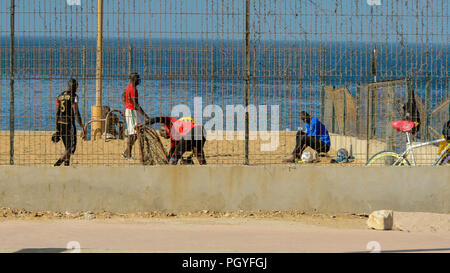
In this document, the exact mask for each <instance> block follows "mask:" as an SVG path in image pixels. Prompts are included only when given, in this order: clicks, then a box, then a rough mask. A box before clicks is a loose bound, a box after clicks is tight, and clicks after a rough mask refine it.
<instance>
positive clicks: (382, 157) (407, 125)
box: [366, 120, 450, 166]
mask: <svg viewBox="0 0 450 273" xmlns="http://www.w3.org/2000/svg"><path fill="white" fill-rule="evenodd" d="M415 126H417V123H415V122H412V121H404V120H402V121H393V122H392V127H394V129H396V130H397V132H400V133H405V134H406V139H407V148H406V150H405V151H404V152H402V153H401V154H399V153H396V152H393V151H382V152H379V153H376V154H375V155H373V156H372V157H371V158H370V159H369V160H368V161H367V163H366V166H374V165H388V166H411V164H410V163H409V160H408V159H407V156H408V155H409V154H410V153H411V159H412V165H413V166H416V160H415V157H414V151H413V150H414V149H417V148H420V147H423V146H428V145H433V144H439V143H441V142H444V141H447V140H446V138H442V139H437V140H433V141H428V142H424V143H420V144H416V145H411V136H410V132H411V130H412V129H413V128H414V127H415ZM445 164H450V142H447V145H446V147H445V148H444V149H443V150H442V152H441V153H439V156H438V157H437V158H436V159H435V160H434V161H433V163H432V164H431V165H432V166H436V165H445Z"/></svg>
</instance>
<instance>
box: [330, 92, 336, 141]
mask: <svg viewBox="0 0 450 273" xmlns="http://www.w3.org/2000/svg"><path fill="white" fill-rule="evenodd" d="M334 92H335V88H334V86H333V103H332V104H331V132H332V133H333V134H334V133H336V113H335V110H334V102H335V100H334V98H335V96H334Z"/></svg>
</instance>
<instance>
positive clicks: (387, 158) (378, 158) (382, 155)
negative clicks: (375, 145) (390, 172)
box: [366, 151, 411, 166]
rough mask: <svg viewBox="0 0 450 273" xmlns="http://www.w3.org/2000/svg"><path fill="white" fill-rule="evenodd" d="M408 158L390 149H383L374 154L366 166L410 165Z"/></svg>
mask: <svg viewBox="0 0 450 273" xmlns="http://www.w3.org/2000/svg"><path fill="white" fill-rule="evenodd" d="M410 165H411V164H409V161H408V159H406V158H402V157H401V156H400V155H399V154H397V153H395V152H390V151H382V152H379V153H377V154H375V155H373V156H372V157H371V158H370V159H369V160H368V161H367V163H366V166H410Z"/></svg>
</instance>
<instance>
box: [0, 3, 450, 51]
mask: <svg viewBox="0 0 450 273" xmlns="http://www.w3.org/2000/svg"><path fill="white" fill-rule="evenodd" d="M0 1H1V4H0V10H1V27H0V30H1V35H2V36H8V35H9V28H10V16H9V8H10V0H0ZM15 2H16V16H15V34H16V36H26V37H35V36H50V37H63V38H66V39H68V40H77V39H81V38H95V36H96V27H97V22H96V10H97V6H96V4H97V1H95V0H15ZM68 3H69V4H71V5H69V4H68ZM73 4H80V5H73ZM244 13H245V9H244V1H243V0H239V1H238V0H184V1H180V0H104V37H105V38H106V39H108V38H123V39H133V38H145V39H148V38H170V39H201V40H203V39H221V40H229V39H231V40H241V39H243V37H244V27H245V25H244V22H245V16H244ZM448 18H449V3H448V1H447V0H296V1H295V0H250V38H251V39H253V40H269V41H272V40H274V41H305V40H308V41H367V42H375V41H382V42H384V41H386V42H418V43H441V44H448V42H449V19H448Z"/></svg>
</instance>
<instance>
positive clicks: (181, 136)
mask: <svg viewBox="0 0 450 273" xmlns="http://www.w3.org/2000/svg"><path fill="white" fill-rule="evenodd" d="M148 123H150V125H151V124H154V123H162V124H164V125H163V126H161V128H160V130H159V132H160V134H161V136H162V137H164V138H167V139H168V138H170V140H171V141H170V151H169V164H172V165H176V164H177V163H178V160H180V158H181V157H182V156H183V154H184V153H185V152H190V151H192V150H193V151H194V153H195V156H196V157H197V160H198V162H199V163H200V165H205V164H206V159H205V153H204V151H203V146H204V145H205V142H206V132H205V130H204V128H203V126H202V125H200V124H197V123H195V122H193V121H192V119H186V118H181V119H176V118H171V117H154V118H151V119H150V121H149V122H148Z"/></svg>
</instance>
